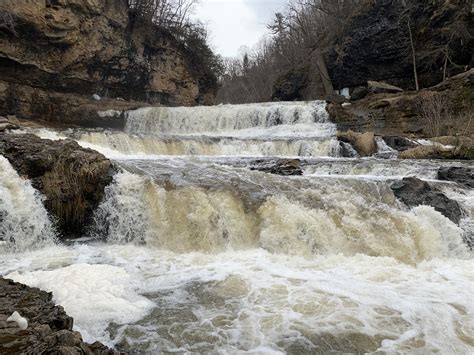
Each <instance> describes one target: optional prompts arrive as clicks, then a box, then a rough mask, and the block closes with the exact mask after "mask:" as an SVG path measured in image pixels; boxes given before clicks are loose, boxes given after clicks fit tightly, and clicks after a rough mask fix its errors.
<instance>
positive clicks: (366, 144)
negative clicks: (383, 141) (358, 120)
mask: <svg viewBox="0 0 474 355" xmlns="http://www.w3.org/2000/svg"><path fill="white" fill-rule="evenodd" d="M337 139H339V140H340V141H341V142H344V143H349V144H350V145H352V146H353V147H354V149H355V150H356V151H357V153H359V155H360V156H361V157H368V156H371V155H373V154H374V153H376V152H377V143H376V142H375V135H374V133H373V132H365V133H359V132H353V131H347V132H338V133H337Z"/></svg>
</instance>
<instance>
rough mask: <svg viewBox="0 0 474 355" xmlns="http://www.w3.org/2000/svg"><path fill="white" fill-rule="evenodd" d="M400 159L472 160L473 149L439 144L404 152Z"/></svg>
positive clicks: (422, 146) (421, 146)
mask: <svg viewBox="0 0 474 355" xmlns="http://www.w3.org/2000/svg"><path fill="white" fill-rule="evenodd" d="M399 157H400V159H459V160H471V159H474V147H472V146H462V145H461V146H458V147H450V146H448V147H446V146H443V145H440V144H433V145H419V146H417V147H414V148H410V149H407V150H404V151H403V152H401V153H400V155H399Z"/></svg>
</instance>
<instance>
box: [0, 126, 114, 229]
mask: <svg viewBox="0 0 474 355" xmlns="http://www.w3.org/2000/svg"><path fill="white" fill-rule="evenodd" d="M0 154H1V155H3V156H5V157H6V158H7V159H8V160H9V161H10V164H11V165H12V166H13V167H14V168H15V170H16V171H17V172H18V174H19V175H20V176H24V177H27V178H29V179H30V180H31V182H32V185H33V187H35V188H36V189H37V190H39V191H40V192H41V193H43V194H44V195H45V196H46V200H45V202H44V203H45V207H46V209H47V210H48V211H49V212H50V213H51V214H52V215H53V216H54V217H55V218H56V219H57V222H58V227H59V231H60V232H61V234H62V236H63V237H75V236H80V235H81V233H82V232H83V230H84V228H85V226H86V225H87V223H88V222H89V221H90V219H91V217H92V213H93V211H94V209H95V208H96V207H97V206H98V204H99V202H100V201H101V199H102V197H103V194H104V189H105V187H106V186H107V185H108V184H109V183H110V182H111V181H112V175H113V167H112V163H111V162H110V161H109V160H108V159H107V158H105V157H104V156H103V155H102V154H100V153H97V152H95V151H93V150H91V149H84V148H82V147H81V146H79V144H77V142H75V141H73V140H61V141H51V140H46V139H40V138H38V137H36V136H34V135H31V134H0Z"/></svg>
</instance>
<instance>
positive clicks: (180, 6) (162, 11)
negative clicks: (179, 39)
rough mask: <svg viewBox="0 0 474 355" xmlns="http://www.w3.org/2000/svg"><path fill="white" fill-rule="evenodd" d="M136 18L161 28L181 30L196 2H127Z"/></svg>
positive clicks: (173, 0)
mask: <svg viewBox="0 0 474 355" xmlns="http://www.w3.org/2000/svg"><path fill="white" fill-rule="evenodd" d="M127 1H128V7H129V8H130V9H131V10H132V11H133V12H134V13H135V15H136V16H137V17H138V18H141V19H143V20H145V21H148V22H151V23H154V24H156V25H158V26H160V27H163V28H171V29H182V28H183V27H185V26H186V24H187V23H188V22H190V21H189V16H190V14H191V12H192V9H193V7H194V5H196V3H197V2H198V0H127Z"/></svg>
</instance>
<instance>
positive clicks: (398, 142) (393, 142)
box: [382, 136, 418, 152]
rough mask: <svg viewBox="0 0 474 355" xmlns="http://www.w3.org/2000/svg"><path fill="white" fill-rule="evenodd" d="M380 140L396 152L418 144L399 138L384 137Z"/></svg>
mask: <svg viewBox="0 0 474 355" xmlns="http://www.w3.org/2000/svg"><path fill="white" fill-rule="evenodd" d="M382 139H383V140H384V141H385V143H386V144H387V145H388V146H389V147H390V148H392V149H395V150H398V151H399V152H402V151H404V150H408V149H411V148H414V147H416V146H418V144H417V143H415V142H413V141H412V140H410V139H408V138H405V137H400V136H384V137H382Z"/></svg>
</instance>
